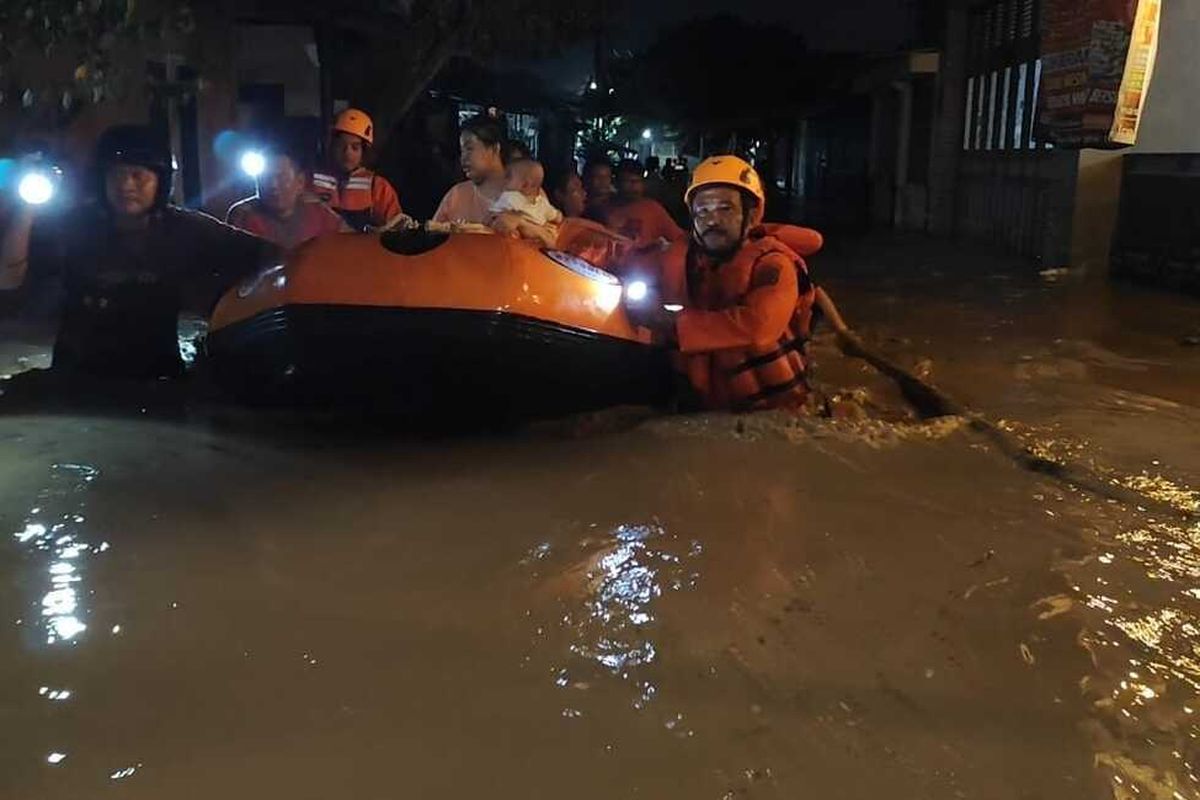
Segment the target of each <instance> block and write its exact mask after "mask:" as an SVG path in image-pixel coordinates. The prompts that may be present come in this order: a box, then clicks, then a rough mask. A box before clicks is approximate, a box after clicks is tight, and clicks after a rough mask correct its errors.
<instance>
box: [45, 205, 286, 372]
mask: <svg viewBox="0 0 1200 800" xmlns="http://www.w3.org/2000/svg"><path fill="white" fill-rule="evenodd" d="M276 255H277V251H276V248H275V247H274V246H273V245H271V244H269V243H268V242H265V241H263V240H262V239H259V238H257V237H254V236H251V235H249V234H247V233H244V232H242V231H239V230H237V229H235V228H231V227H230V226H228V225H224V224H222V223H221V222H218V221H217V220H216V219H214V218H212V217H210V216H208V215H207V214H203V213H200V212H198V211H188V210H185V209H180V208H175V207H171V206H168V207H167V208H164V209H162V210H161V211H157V212H155V213H154V215H153V216H152V217H151V219H150V224H149V225H148V226H147V227H146V228H145V229H142V230H137V231H118V230H117V229H116V228H114V227H113V225H112V224H111V222H110V220H109V218H108V216H107V214H105V213H104V212H103V211H102V210H100V209H98V208H95V207H83V208H79V209H75V210H73V211H71V212H68V213H66V214H63V215H62V216H59V217H55V218H50V219H46V220H40V221H39V222H38V224H37V225H35V227H34V231H33V241H32V243H31V246H30V268H31V270H32V271H34V272H35V273H37V274H39V275H56V276H58V277H59V278H60V279H61V281H62V285H63V295H64V297H63V309H62V318H61V322H60V323H59V330H58V338H57V340H56V341H55V344H54V368H55V369H65V370H71V371H75V372H84V373H90V374H101V375H105V376H110V377H123V378H153V377H160V376H174V375H178V374H180V373H181V372H182V371H183V361H182V359H181V358H180V355H179V342H178V336H177V333H176V328H177V325H178V319H179V312H180V311H181V310H182V309H183V308H184V305H185V302H187V301H189V300H191V301H192V302H193V303H197V302H198V304H200V305H201V306H203V308H202V309H201V310H203V311H208V310H209V307H210V306H211V305H212V303H213V301H215V299H216V297H217V295H218V293H219V292H220V291H221V290H222V289H224V288H226V287H228V286H230V285H232V284H233V283H235V282H236V281H238V280H239V279H240V278H242V277H244V276H246V275H248V274H249V273H251V272H253V271H254V270H255V269H256V268H258V267H260V266H262V265H264V264H265V263H267V262H269V260H270V259H272V258H275V257H276Z"/></svg>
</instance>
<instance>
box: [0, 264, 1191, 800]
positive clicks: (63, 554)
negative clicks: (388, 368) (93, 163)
mask: <svg viewBox="0 0 1200 800" xmlns="http://www.w3.org/2000/svg"><path fill="white" fill-rule="evenodd" d="M898 253H899V254H902V255H903V256H904V258H906V259H908V260H909V262H911V263H907V262H906V263H900V264H898V263H897V254H898ZM885 255H886V258H885V257H884V256H885ZM817 266H818V268H819V269H826V271H827V274H828V275H829V285H830V287H831V289H832V290H833V291H834V292H835V296H836V297H837V298H838V300H839V302H840V304H841V305H842V306H843V311H844V312H846V313H847V315H848V316H850V317H851V319H852V321H858V323H859V327H860V328H861V329H862V331H863V332H864V333H865V334H866V335H867V336H868V338H869V339H871V340H872V341H873V342H875V343H877V344H878V345H879V346H880V347H881V348H883V349H886V350H887V351H888V352H889V353H890V354H891V355H893V356H895V357H896V358H898V359H900V360H903V361H905V362H906V363H908V364H910V365H911V366H913V368H914V369H916V370H918V371H923V372H925V373H928V374H929V375H930V378H931V380H934V381H935V382H937V383H938V385H939V386H942V387H943V388H945V389H946V390H947V391H948V392H950V393H951V394H953V395H954V396H955V397H957V398H959V399H961V400H962V401H964V402H966V403H967V404H968V405H970V406H971V407H973V408H975V409H977V410H979V411H981V412H983V413H985V414H987V415H988V416H989V417H991V418H993V419H996V420H1002V421H1003V424H1004V425H1005V426H1006V427H1007V428H1008V429H1009V430H1011V431H1013V432H1014V433H1015V434H1016V435H1019V436H1021V437H1023V438H1024V439H1025V440H1026V441H1027V442H1029V443H1030V444H1031V445H1032V446H1035V447H1037V448H1040V449H1041V450H1043V451H1045V452H1047V453H1050V454H1057V455H1070V456H1071V457H1072V458H1073V459H1075V460H1077V461H1080V462H1081V463H1085V464H1087V465H1088V466H1089V467H1090V468H1092V469H1095V470H1097V471H1098V472H1099V473H1100V474H1102V475H1104V476H1105V477H1106V478H1109V479H1112V480H1116V481H1119V482H1121V483H1122V484H1124V485H1127V486H1131V487H1133V488H1136V489H1138V490H1139V491H1144V492H1146V493H1147V494H1148V495H1150V496H1153V497H1154V498H1155V499H1156V500H1159V501H1162V502H1165V503H1167V504H1174V505H1176V506H1178V507H1179V508H1180V509H1181V510H1186V509H1191V510H1195V506H1196V504H1197V495H1196V494H1195V493H1194V492H1193V490H1192V488H1191V487H1197V486H1200V455H1198V453H1200V450H1198V448H1197V447H1196V446H1195V443H1196V439H1195V433H1194V431H1196V430H1197V429H1198V428H1197V422H1198V421H1200V419H1198V417H1200V410H1198V408H1197V406H1200V353H1197V350H1196V349H1195V348H1192V349H1187V348H1183V347H1180V346H1179V344H1178V337H1177V334H1178V333H1179V332H1180V331H1184V332H1186V329H1187V328H1188V327H1189V326H1190V327H1191V328H1192V329H1194V328H1196V327H1197V326H1198V325H1200V310H1198V308H1197V305H1196V304H1195V303H1189V301H1184V300H1179V299H1176V298H1172V297H1169V296H1163V295H1144V296H1142V295H1137V296H1136V297H1137V302H1135V303H1131V302H1128V298H1127V297H1117V298H1116V299H1115V300H1114V295H1113V294H1112V293H1111V292H1109V291H1108V290H1104V289H1102V288H1097V287H1095V286H1092V285H1090V284H1085V283H1082V282H1075V281H1073V280H1072V279H1071V278H1070V277H1067V278H1065V279H1058V280H1055V281H1054V282H1051V281H1048V280H1046V279H1043V278H1040V277H1039V276H1038V275H1037V274H1036V273H1033V274H1026V272H1027V271H1023V270H1020V269H1016V268H1014V267H1013V266H1012V265H1008V264H1004V263H1002V262H999V261H996V262H994V263H993V262H991V261H988V260H987V259H986V258H985V257H982V256H979V255H978V254H976V253H972V252H965V251H959V250H954V249H950V248H931V247H930V246H928V245H914V244H911V243H909V244H902V245H901V246H897V245H895V244H894V243H889V244H888V246H887V247H886V248H883V247H873V246H870V245H862V246H858V247H857V248H855V249H853V250H845V251H842V252H838V251H837V250H836V249H835V251H834V252H833V253H831V254H830V255H829V256H828V258H827V259H826V260H825V261H824V262H822V261H818V264H817ZM957 269H962V273H961V274H960V273H958V272H953V270H957ZM935 271H940V272H942V273H943V274H942V275H941V276H940V277H938V276H933V275H931V274H930V273H932V272H935ZM931 278H937V279H938V285H939V290H938V292H937V293H936V294H933V295H930V294H929V293H926V294H925V296H924V299H923V300H922V301H921V302H920V303H914V302H910V301H908V300H907V299H906V298H907V297H911V296H912V294H913V291H914V288H913V287H915V286H917V285H921V284H922V282H924V283H925V284H928V279H931ZM1189 314H1190V315H1191V316H1190V317H1189V316H1188V315H1189ZM819 346H820V350H821V353H822V356H823V357H822V359H821V365H822V371H821V381H822V384H823V387H824V388H825V390H826V391H827V392H828V393H829V394H831V395H840V396H844V397H847V398H855V402H854V403H853V404H847V406H846V407H847V408H851V409H853V408H856V407H859V406H865V408H866V411H867V413H866V415H865V418H861V419H859V418H857V417H859V416H862V415H858V414H847V415H844V416H845V417H846V418H843V419H839V420H835V421H829V420H808V419H804V420H790V419H786V418H781V417H775V416H772V415H761V416H758V417H754V418H742V419H738V418H734V417H727V416H720V415H716V416H710V417H693V418H685V419H652V420H648V421H644V422H642V423H640V424H636V425H631V424H627V422H626V421H624V419H623V421H622V423H621V424H609V425H605V424H603V423H595V424H592V425H589V426H585V427H586V432H581V430H582V429H581V428H580V427H579V426H571V425H563V426H556V425H551V426H544V427H539V428H536V429H534V430H530V431H526V432H521V433H513V434H507V435H504V436H497V437H486V438H484V437H481V438H470V439H453V440H448V441H433V442H428V441H427V442H413V441H411V440H404V439H398V438H394V437H378V436H377V437H363V436H361V435H344V436H338V435H332V434H331V433H330V432H328V431H314V430H311V429H303V430H295V429H292V430H290V431H287V432H281V431H280V429H279V428H278V427H271V428H269V429H265V430H258V429H257V428H258V427H259V426H257V425H256V424H255V423H254V422H253V420H252V419H251V421H250V422H247V418H246V417H242V416H239V417H238V418H237V423H238V424H236V425H231V424H229V420H227V419H221V418H214V417H212V416H204V415H200V416H198V417H197V418H195V419H192V420H189V421H179V422H164V421H154V420H151V419H148V418H144V419H139V418H136V417H135V418H120V417H100V416H88V415H64V414H59V415H54V416H34V415H21V416H12V415H9V416H4V417H0V443H2V445H3V446H2V448H0V524H2V525H3V529H4V531H6V535H5V538H4V540H3V542H0V576H2V578H3V579H2V580H0V653H2V657H0V718H2V720H3V724H2V725H0V796H3V797H10V796H11V797H38V798H78V797H92V796H99V795H101V794H104V795H109V794H111V795H112V796H114V797H128V798H151V797H153V798H162V797H172V798H191V797H196V798H200V797H213V796H223V797H232V798H238V797H258V796H263V795H270V796H288V797H296V798H327V797H331V796H336V797H353V798H391V797H430V798H437V797H446V798H457V797H477V796H489V797H562V796H571V797H580V798H591V797H596V798H601V797H603V798H613V797H655V798H661V797H680V798H683V797H686V798H698V797H709V798H731V799H732V798H795V797H807V796H821V797H846V798H859V797H862V798H867V797H871V798H875V797H912V798H960V797H961V798H1098V797H1114V798H1122V799H1123V798H1136V797H1147V798H1171V799H1172V800H1174V798H1176V797H1179V798H1189V799H1190V798H1193V797H1200V783H1198V782H1197V780H1196V776H1195V765H1196V760H1197V758H1200V747H1197V739H1196V736H1197V732H1198V731H1200V725H1198V724H1197V722H1196V718H1195V714H1196V711H1197V709H1200V698H1198V697H1197V694H1198V690H1200V651H1198V650H1197V649H1196V648H1197V645H1198V644H1200V639H1198V638H1197V626H1200V621H1198V614H1200V581H1198V580H1197V579H1198V577H1200V555H1198V552H1197V549H1196V548H1197V546H1198V544H1200V526H1198V525H1197V523H1196V522H1195V521H1194V520H1193V521H1188V520H1186V519H1184V518H1183V517H1182V516H1175V515H1170V514H1162V513H1159V512H1154V513H1148V512H1142V511H1139V510H1138V509H1136V508H1123V507H1120V506H1118V505H1115V504H1112V503H1107V502H1104V501H1102V500H1099V499H1096V498H1093V497H1090V496H1088V495H1086V494H1083V493H1080V492H1077V491H1072V490H1071V488H1070V487H1067V486H1063V485H1061V484H1059V483H1056V482H1053V481H1051V480H1048V479H1046V478H1044V477H1041V476H1037V475H1033V474H1030V473H1028V472H1025V471H1023V470H1021V469H1019V468H1017V467H1016V466H1015V465H1014V464H1013V463H1012V462H1011V461H1009V460H1008V459H1006V458H1004V457H1003V456H1001V455H999V454H997V453H996V452H994V450H992V449H991V448H989V447H988V446H987V445H986V444H985V443H983V442H982V441H980V440H979V439H978V438H976V437H975V436H974V435H973V434H971V433H970V431H968V430H966V428H965V426H963V425H962V424H961V423H959V422H957V421H955V420H938V421H933V422H928V423H918V422H916V421H915V420H912V419H909V417H910V415H909V414H908V413H907V412H906V410H905V409H904V407H903V405H902V404H901V403H900V402H899V399H898V396H896V394H895V390H894V389H893V388H891V387H890V386H889V385H888V384H887V383H886V382H885V381H882V380H880V379H879V378H878V377H877V376H875V375H873V374H872V373H870V372H869V371H867V370H864V369H863V368H862V367H861V365H860V364H858V363H857V362H851V361H847V360H844V359H841V358H840V356H838V355H836V354H835V353H834V352H833V350H832V348H831V346H830V343H829V342H828V341H827V340H822V341H821V342H819ZM33 349H34V350H36V348H33ZM16 351H17V347H16V346H15V345H14V346H11V347H10V348H9V352H16ZM20 352H21V354H22V355H24V356H26V357H36V352H33V353H32V354H31V351H30V349H29V348H28V347H27V348H25V349H22V350H21V351H20Z"/></svg>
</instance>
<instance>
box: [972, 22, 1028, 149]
mask: <svg viewBox="0 0 1200 800" xmlns="http://www.w3.org/2000/svg"><path fill="white" fill-rule="evenodd" d="M1038 13H1039V0H986V1H985V2H979V3H976V4H975V5H974V6H973V7H972V8H971V10H970V16H969V23H968V28H967V31H968V34H967V35H968V45H967V85H966V112H965V114H964V117H963V121H964V124H963V149H964V150H996V151H1006V150H1007V151H1012V150H1027V149H1036V148H1037V147H1038V146H1039V145H1038V142H1037V141H1036V140H1035V139H1034V137H1033V126H1034V122H1035V116H1036V114H1037V98H1038V89H1039V86H1040V83H1041V74H1042V63H1041V59H1040V58H1039V57H1038V44H1039V42H1038Z"/></svg>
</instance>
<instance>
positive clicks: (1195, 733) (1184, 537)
mask: <svg viewBox="0 0 1200 800" xmlns="http://www.w3.org/2000/svg"><path fill="white" fill-rule="evenodd" d="M1118 482H1120V483H1121V484H1122V485H1125V486H1127V487H1128V488H1131V489H1135V490H1136V491H1139V492H1142V493H1143V494H1145V495H1147V496H1148V497H1150V498H1152V499H1154V500H1157V501H1159V502H1161V503H1166V504H1170V505H1173V506H1175V507H1176V508H1179V509H1180V510H1182V511H1191V510H1193V509H1194V506H1195V499H1196V497H1197V496H1198V495H1197V493H1196V492H1195V491H1194V490H1192V489H1190V488H1189V487H1187V486H1186V485H1183V484H1182V483H1180V482H1178V481H1175V480H1172V479H1169V478H1167V477H1164V476H1160V475H1151V474H1149V473H1143V474H1142V475H1140V476H1136V477H1133V478H1127V479H1118ZM1131 520H1132V522H1131ZM1065 566H1066V570H1065V571H1066V572H1067V574H1068V576H1069V577H1070V579H1071V581H1072V588H1073V590H1074V592H1075V596H1076V597H1077V598H1078V609H1079V615H1080V616H1081V617H1082V619H1083V624H1084V626H1085V627H1084V629H1083V631H1082V632H1081V633H1080V634H1079V637H1078V640H1079V643H1080V644H1081V645H1082V646H1083V647H1084V648H1085V649H1086V650H1087V652H1088V653H1089V654H1090V656H1091V658H1092V663H1093V664H1094V666H1095V671H1094V673H1093V674H1092V675H1089V676H1087V677H1086V678H1085V679H1084V681H1083V683H1082V684H1081V686H1082V688H1083V689H1084V692H1085V694H1086V695H1087V696H1088V697H1089V699H1090V700H1091V701H1092V706H1093V708H1094V709H1095V712H1096V713H1095V718H1094V720H1093V723H1094V724H1091V725H1090V726H1089V730H1090V732H1091V734H1092V737H1093V741H1094V745H1095V747H1096V751H1097V752H1096V763H1097V765H1098V766H1104V767H1106V768H1107V769H1108V770H1109V772H1110V773H1111V777H1112V791H1113V797H1114V798H1117V800H1132V798H1138V797H1153V798H1167V799H1168V800H1175V798H1180V799H1181V800H1182V799H1183V798H1195V797H1200V779H1198V778H1197V775H1196V770H1195V764H1196V762H1197V760H1198V759H1200V720H1198V719H1197V714H1196V709H1197V708H1200V592H1198V591H1197V586H1198V585H1200V523H1175V522H1163V521H1161V520H1159V521H1156V520H1151V519H1146V518H1145V515H1144V514H1143V515H1141V518H1138V517H1129V518H1126V519H1124V520H1119V521H1117V522H1116V532H1115V533H1114V534H1111V540H1110V541H1107V542H1105V544H1104V547H1103V548H1102V549H1101V550H1100V552H1099V553H1098V554H1097V555H1096V556H1095V557H1094V558H1089V559H1086V560H1085V561H1084V562H1082V563H1075V564H1067V565H1065ZM1168 754H1169V755H1168Z"/></svg>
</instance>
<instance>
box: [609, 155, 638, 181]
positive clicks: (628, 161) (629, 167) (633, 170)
mask: <svg viewBox="0 0 1200 800" xmlns="http://www.w3.org/2000/svg"><path fill="white" fill-rule="evenodd" d="M644 174H645V170H643V169H642V165H641V164H640V163H639V162H637V161H634V160H633V159H632V158H625V159H622V160H621V163H619V164H617V168H616V170H614V171H613V175H614V176H618V177H619V176H621V175H637V176H638V177H641V176H642V175H644Z"/></svg>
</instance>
